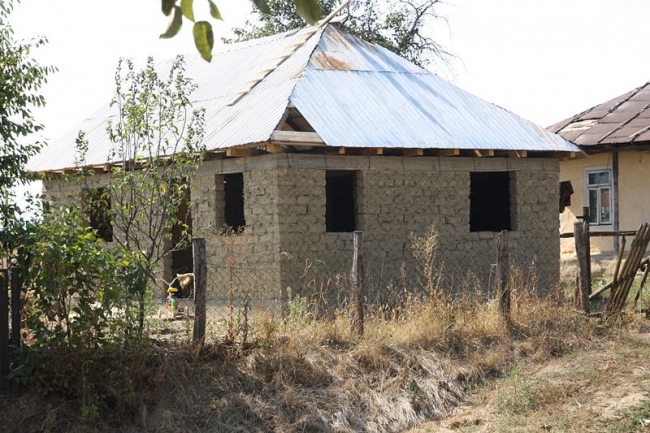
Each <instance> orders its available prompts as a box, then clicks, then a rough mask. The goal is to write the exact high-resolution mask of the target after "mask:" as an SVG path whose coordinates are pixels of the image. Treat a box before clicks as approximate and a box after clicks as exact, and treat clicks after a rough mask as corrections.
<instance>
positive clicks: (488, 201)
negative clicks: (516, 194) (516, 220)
mask: <svg viewBox="0 0 650 433" xmlns="http://www.w3.org/2000/svg"><path fill="white" fill-rule="evenodd" d="M469 226H470V231H472V232H484V231H485V232H499V231H501V230H511V229H512V228H511V211H510V173H509V172H507V171H498V172H475V173H470V215H469Z"/></svg>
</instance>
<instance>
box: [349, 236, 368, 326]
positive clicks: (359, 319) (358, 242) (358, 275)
mask: <svg viewBox="0 0 650 433" xmlns="http://www.w3.org/2000/svg"><path fill="white" fill-rule="evenodd" d="M353 240H354V253H353V256H352V270H351V271H350V292H351V294H352V296H351V297H352V300H353V302H354V304H353V305H354V307H353V308H354V313H353V318H352V330H353V331H354V333H355V334H356V335H357V337H362V336H363V332H364V329H363V327H364V323H363V320H364V319H363V301H364V298H365V293H364V289H363V277H364V275H363V232H362V231H355V232H354V233H353Z"/></svg>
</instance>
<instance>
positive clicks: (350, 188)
mask: <svg viewBox="0 0 650 433" xmlns="http://www.w3.org/2000/svg"><path fill="white" fill-rule="evenodd" d="M354 183H355V173H354V172H353V171H328V172H326V174H325V193H326V194H325V195H326V200H325V202H326V203H325V226H326V230H327V231H328V232H353V231H354V230H355V229H356V212H355V203H354Z"/></svg>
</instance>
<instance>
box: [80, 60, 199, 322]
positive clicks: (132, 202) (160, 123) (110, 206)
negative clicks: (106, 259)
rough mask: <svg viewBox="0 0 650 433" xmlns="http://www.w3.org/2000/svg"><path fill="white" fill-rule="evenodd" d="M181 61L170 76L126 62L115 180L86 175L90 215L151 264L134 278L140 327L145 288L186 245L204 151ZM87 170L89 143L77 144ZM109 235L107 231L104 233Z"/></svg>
mask: <svg viewBox="0 0 650 433" xmlns="http://www.w3.org/2000/svg"><path fill="white" fill-rule="evenodd" d="M184 72H185V63H184V60H183V58H182V57H180V56H179V57H177V58H176V60H175V61H174V62H173V64H172V66H171V68H170V70H169V73H168V76H167V78H166V79H163V78H161V77H160V76H159V75H158V72H157V71H156V69H155V67H154V64H153V59H151V58H150V59H149V60H148V62H147V65H146V66H145V67H144V68H143V69H142V70H141V71H135V70H134V67H133V64H132V62H131V61H129V60H122V61H120V64H119V66H118V68H117V72H116V74H115V84H116V93H115V97H114V99H113V101H112V105H113V106H114V107H116V108H117V116H116V117H115V120H113V121H111V123H110V125H109V127H108V135H109V139H110V141H111V143H112V145H113V148H112V151H111V155H110V157H109V159H110V161H111V162H113V168H112V170H111V177H110V181H108V182H107V183H97V181H98V179H97V177H94V176H87V177H85V186H86V190H87V191H88V192H89V193H88V194H87V197H88V198H89V200H87V204H86V213H87V214H89V215H92V216H93V217H94V218H95V219H99V220H102V221H105V222H106V224H107V225H108V226H109V227H110V230H111V233H110V236H111V238H112V241H113V242H114V243H115V244H117V245H119V246H121V247H122V248H123V249H125V250H127V251H134V252H138V253H139V254H140V255H141V257H142V258H143V262H144V263H145V266H143V267H142V268H141V269H138V270H137V272H135V274H133V281H134V284H135V286H136V287H137V290H135V293H136V295H137V298H138V302H139V313H140V316H139V324H140V328H141V329H142V327H143V324H144V315H145V307H146V304H145V301H146V294H147V287H148V285H149V283H151V282H152V278H153V273H154V270H155V268H156V267H158V266H159V264H160V263H161V261H162V260H163V258H164V257H165V256H166V255H168V254H170V253H171V252H172V251H175V250H179V249H184V248H186V247H187V246H188V242H189V238H190V230H189V224H188V220H187V218H189V213H187V212H183V211H182V209H183V208H189V206H190V203H189V192H190V186H189V180H190V178H191V176H192V175H193V174H194V173H195V172H196V170H197V169H198V167H199V163H200V160H199V155H200V154H201V152H202V151H203V150H204V145H203V133H204V124H205V118H204V110H195V109H193V108H192V105H191V103H190V100H189V96H190V94H191V93H192V91H193V90H194V89H195V88H196V85H195V84H194V83H193V82H192V81H191V80H190V79H188V78H187V77H185V75H184ZM77 143H78V146H79V161H77V164H78V165H79V166H83V164H84V163H83V160H84V154H85V152H86V149H87V142H86V140H85V138H84V135H83V133H80V137H79V139H78V140H77ZM104 231H105V230H104Z"/></svg>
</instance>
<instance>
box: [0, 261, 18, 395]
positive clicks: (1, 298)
mask: <svg viewBox="0 0 650 433" xmlns="http://www.w3.org/2000/svg"><path fill="white" fill-rule="evenodd" d="M10 291H11V297H10V296H9V292H10ZM19 345H20V284H19V280H18V268H17V267H12V268H9V269H0V394H9V393H11V394H13V395H18V381H16V380H13V379H10V378H9V374H10V373H11V370H12V368H13V367H14V365H13V364H14V363H15V361H16V350H17V349H18V346H19Z"/></svg>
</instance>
